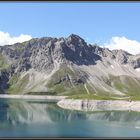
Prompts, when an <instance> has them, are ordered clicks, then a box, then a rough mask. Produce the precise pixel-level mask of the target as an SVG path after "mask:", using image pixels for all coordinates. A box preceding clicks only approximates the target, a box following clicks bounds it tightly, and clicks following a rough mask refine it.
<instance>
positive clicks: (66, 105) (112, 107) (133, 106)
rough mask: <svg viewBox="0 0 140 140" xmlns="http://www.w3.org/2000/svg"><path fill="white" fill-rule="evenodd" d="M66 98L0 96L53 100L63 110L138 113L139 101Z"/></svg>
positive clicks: (3, 96) (2, 95)
mask: <svg viewBox="0 0 140 140" xmlns="http://www.w3.org/2000/svg"><path fill="white" fill-rule="evenodd" d="M66 97H67V96H54V95H7V94H0V99H26V100H32V99H33V100H53V101H56V102H57V103H56V104H57V105H58V106H59V107H61V108H63V109H69V110H77V111H85V112H91V111H138V112H140V101H126V100H93V99H92V100H87V99H66Z"/></svg>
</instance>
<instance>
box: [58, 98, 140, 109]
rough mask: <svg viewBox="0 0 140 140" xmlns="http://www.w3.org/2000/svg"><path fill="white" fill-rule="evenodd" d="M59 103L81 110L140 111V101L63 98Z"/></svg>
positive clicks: (62, 106)
mask: <svg viewBox="0 0 140 140" xmlns="http://www.w3.org/2000/svg"><path fill="white" fill-rule="evenodd" d="M57 105H58V106H59V107H61V108H64V109H71V110H80V111H111V110H118V111H119V110H120V111H127V110H128V111H131V110H132V111H140V101H125V100H80V99H62V100H60V101H58V102H57Z"/></svg>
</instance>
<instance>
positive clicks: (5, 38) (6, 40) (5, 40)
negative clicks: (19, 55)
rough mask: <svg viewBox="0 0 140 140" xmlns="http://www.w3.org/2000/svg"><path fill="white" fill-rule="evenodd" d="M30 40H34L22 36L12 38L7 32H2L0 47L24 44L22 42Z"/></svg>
mask: <svg viewBox="0 0 140 140" xmlns="http://www.w3.org/2000/svg"><path fill="white" fill-rule="evenodd" d="M30 39H32V37H31V36H30V35H24V34H21V35H19V36H17V37H14V36H11V35H10V34H9V33H7V32H2V31H0V46H3V45H12V44H15V43H22V42H24V41H28V40H30Z"/></svg>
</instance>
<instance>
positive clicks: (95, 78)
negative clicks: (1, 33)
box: [0, 34, 140, 97]
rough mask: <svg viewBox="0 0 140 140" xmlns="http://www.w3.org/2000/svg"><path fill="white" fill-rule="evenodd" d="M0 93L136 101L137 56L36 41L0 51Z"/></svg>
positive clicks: (76, 43) (69, 42) (78, 41)
mask: <svg viewBox="0 0 140 140" xmlns="http://www.w3.org/2000/svg"><path fill="white" fill-rule="evenodd" d="M0 58H1V60H0V89H1V93H4V92H5V93H8V94H28V93H31V92H35V94H36V92H46V94H57V95H74V94H76V95H79V94H91V95H92V94H94V95H96V96H98V95H100V96H107V97H109V96H140V95H139V87H140V54H137V55H132V54H130V53H128V52H126V51H123V50H112V51H111V50H109V49H108V48H101V47H100V46H98V45H91V44H87V43H86V42H85V40H84V39H83V38H81V37H80V36H78V35H75V34H71V35H70V36H68V37H67V38H63V37H61V38H52V37H42V38H35V39H31V40H29V41H26V42H23V43H16V44H14V45H5V46H1V47H0Z"/></svg>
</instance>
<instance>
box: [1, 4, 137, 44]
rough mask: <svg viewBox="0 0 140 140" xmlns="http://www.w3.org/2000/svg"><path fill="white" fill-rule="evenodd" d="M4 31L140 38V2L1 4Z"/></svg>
mask: <svg viewBox="0 0 140 140" xmlns="http://www.w3.org/2000/svg"><path fill="white" fill-rule="evenodd" d="M0 18H1V20H0V31H3V32H8V33H9V34H10V35H12V36H18V35H20V34H28V35H31V36H32V37H43V36H52V37H61V36H63V37H67V36H69V35H70V34H71V33H75V34H78V35H80V36H81V37H83V38H84V39H85V40H86V41H87V42H89V43H92V42H96V43H99V44H101V43H104V42H106V41H107V40H108V41H109V39H111V38H112V37H113V36H125V37H126V38H129V39H131V40H137V41H140V3H138V2H135V3H132V2H131V3H128V2H127V3H126V2H125V3H122V2H120V3H119V2H112V3H111V2H99V3H97V2H87V3H86V2H81V3H80V2H58V3H56V2H52V3H51V2H40V3H39V2H38V3H37V2H36V3H32V2H30V3H29V2H28V3H25V2H24V3H21V2H20V3H18V2H12V3H8V2H6V3H4V2H3V3H2V2H1V3H0Z"/></svg>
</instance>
